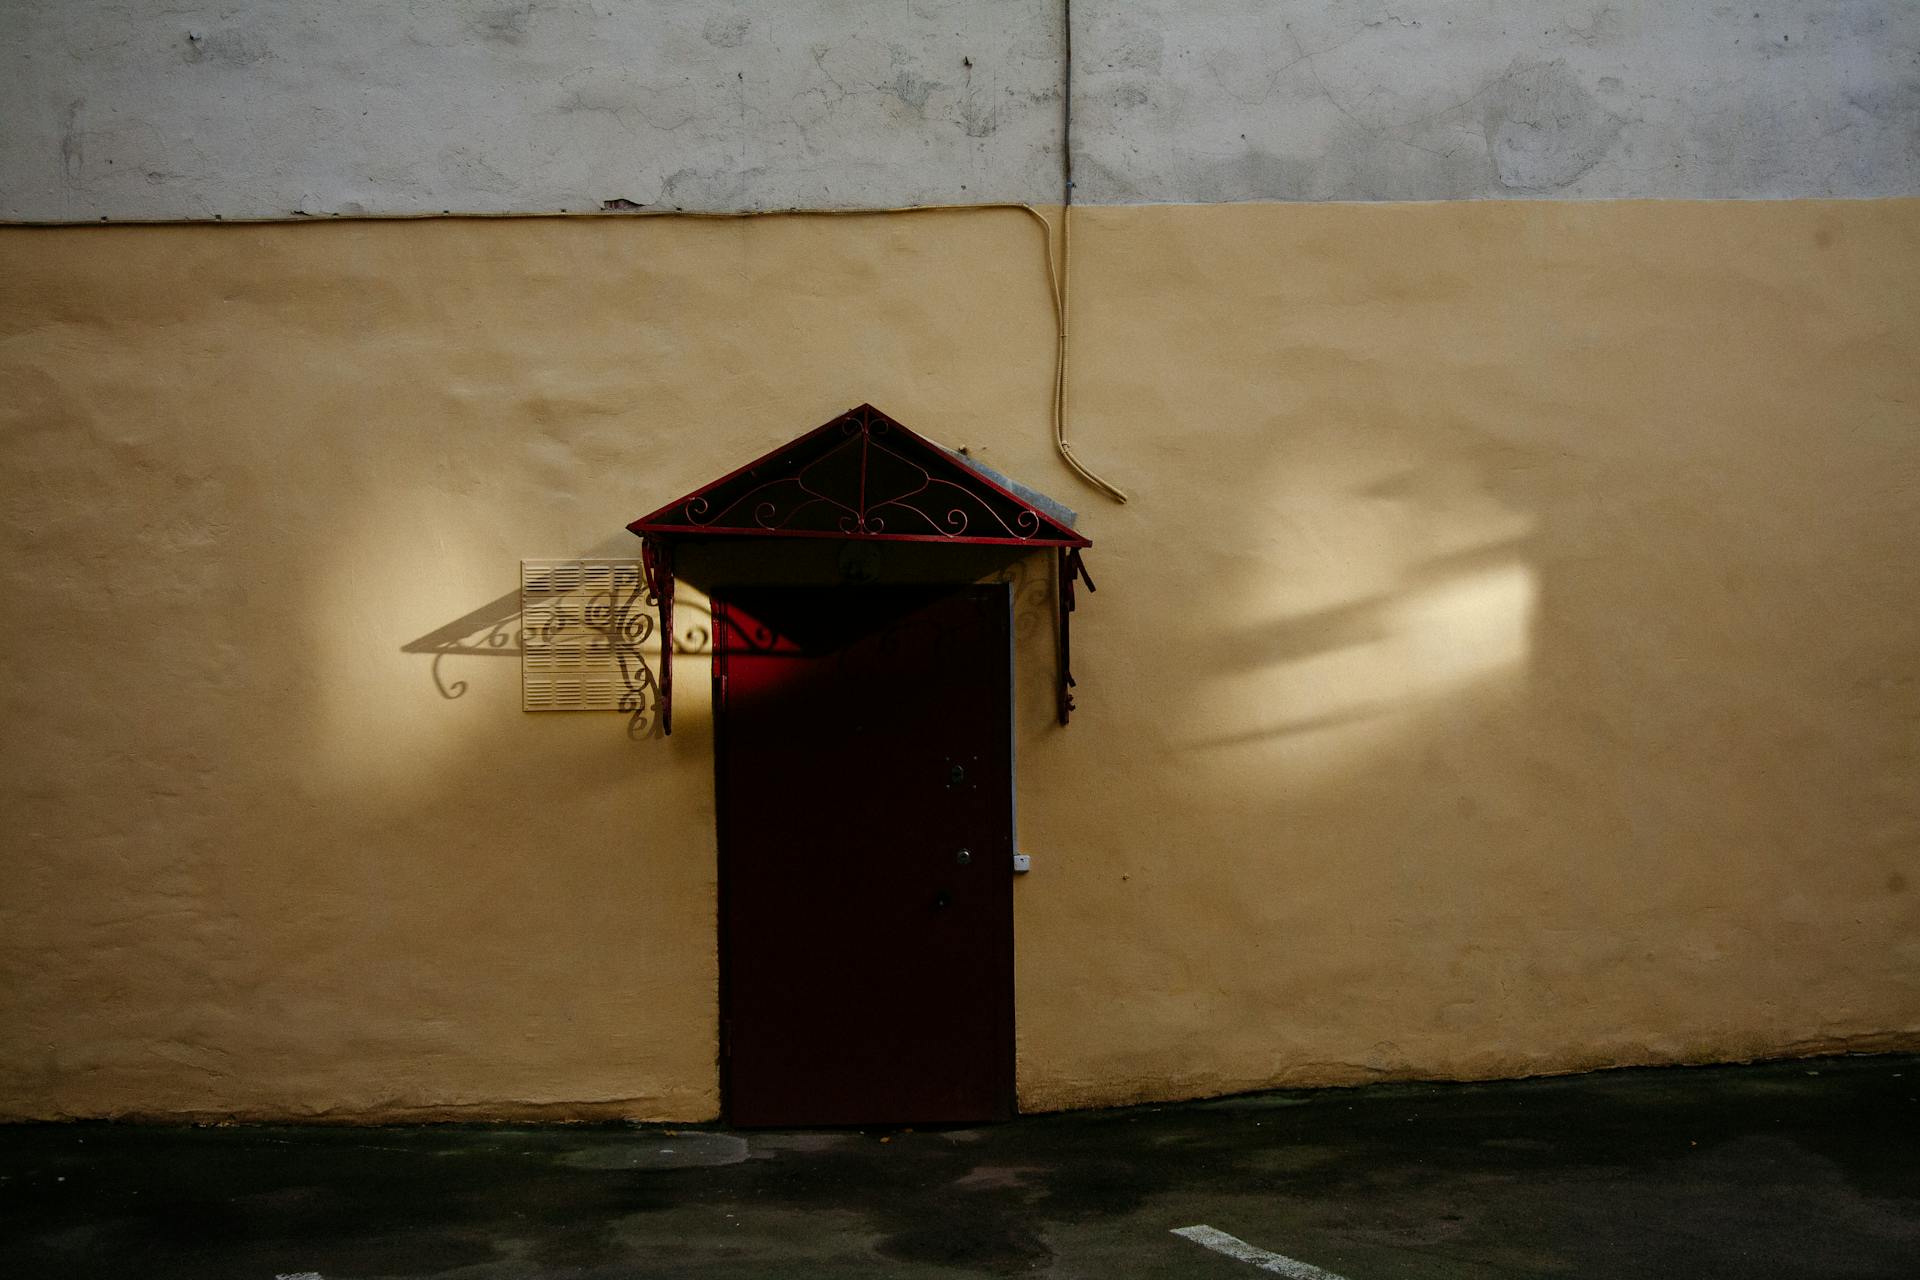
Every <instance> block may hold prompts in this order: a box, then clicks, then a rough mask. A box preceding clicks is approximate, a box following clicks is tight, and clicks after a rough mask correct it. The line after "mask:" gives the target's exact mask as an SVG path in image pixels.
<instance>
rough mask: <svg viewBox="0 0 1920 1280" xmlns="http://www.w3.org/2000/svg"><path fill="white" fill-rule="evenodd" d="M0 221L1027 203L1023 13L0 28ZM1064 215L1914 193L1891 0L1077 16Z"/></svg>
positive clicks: (767, 9) (1397, 4)
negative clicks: (1116, 208) (1270, 203)
mask: <svg viewBox="0 0 1920 1280" xmlns="http://www.w3.org/2000/svg"><path fill="white" fill-rule="evenodd" d="M0 5H3V6H4V16H5V18H6V30H7V31H8V36H9V39H8V42H7V48H6V51H5V52H4V54H0V68H4V70H3V71H0V122H4V123H0V218H7V219H16V220H17V219H36V220H40V219H45V220H76V221H91V220H94V219H97V218H102V217H105V218H112V219H126V218H206V217H213V216H216V215H218V216H222V217H227V218H235V217H261V216H267V217H272V216H285V215H289V214H300V213H305V214H314V215H326V214H333V213H362V212H373V213H420V212H439V211H440V210H443V209H451V210H456V211H466V212H543V211H555V210H569V211H577V210H583V209H596V208H600V207H601V206H602V205H603V204H604V203H605V202H607V201H631V202H633V203H635V204H637V205H642V206H646V207H650V208H687V209H705V210H735V209H765V208H784V207H796V206H797V207H815V208H850V207H873V206H888V205H898V204H928V203H952V202H960V203H973V202H986V201H998V200H1033V201H1048V200H1054V199H1057V198H1058V195H1059V191H1060V180H1059V171H1060V156H1059V143H1060V137H1061V133H1060V127H1061V103H1060V97H1061V86H1062V62H1061V48H1060V30H1061V21H1060V20H1061V9H1060V3H1059V0H944V2H943V0H914V2H913V3H904V4H903V3H889V4H880V3H877V2H867V3H861V2H857V0H651V2H649V3H633V4H620V5H600V4H594V3H589V2H586V0H476V2H469V0H416V2H415V3H412V4H406V5H401V4H393V3H390V2H388V0H330V2H329V3H326V4H301V5H291V4H269V3H253V4H234V3H228V4H213V3H200V2H195V0H185V2H183V3H178V4H174V5H171V6H169V7H167V8H164V9H162V8H158V7H155V6H152V5H149V4H145V3H139V2H137V0H0ZM1074 20H1075V47H1074V54H1075V58H1074V62H1075V80H1074V89H1075V93H1074V98H1075V124H1074V142H1075V151H1076V155H1077V164H1078V176H1079V184H1078V194H1079V198H1081V199H1083V200H1087V201H1090V202H1096V203H1101V202H1105V203H1117V202H1130V201H1166V200H1176V201H1182V200H1184V201H1216V200H1302V199H1305V200H1326V199H1339V200H1401V199H1453V198H1467V197H1499V196H1575V197H1612V196H1763V197H1764V196H1776V197H1786V196H1866V195H1888V194H1904V193H1912V192H1915V191H1920V4H1915V3H1913V0H1743V3H1739V4H1717V5H1715V4H1674V3H1655V2H1653V0H1279V2H1264V3H1263V2H1260V0H1080V2H1079V3H1078V4H1076V5H1075V6H1074Z"/></svg>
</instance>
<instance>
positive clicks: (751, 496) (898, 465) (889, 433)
mask: <svg viewBox="0 0 1920 1280" xmlns="http://www.w3.org/2000/svg"><path fill="white" fill-rule="evenodd" d="M1062 516H1064V517H1065V518H1064V519H1062V518H1061V517H1062ZM1072 520H1073V513H1072V512H1071V511H1069V510H1067V508H1066V507H1064V506H1062V505H1061V504H1060V503H1057V502H1055V501H1053V500H1052V499H1050V498H1048V497H1046V496H1045V495H1044V494H1039V493H1036V492H1034V491H1033V490H1030V489H1026V488H1025V486H1020V485H1015V484H1014V483H1013V482H1011V481H1009V480H1007V479H1006V477H1004V476H1001V475H999V474H998V473H997V472H991V471H988V470H987V469H986V468H983V467H981V466H979V465H977V464H975V463H973V462H972V460H971V459H969V458H967V457H965V456H964V455H962V454H958V453H955V452H953V451H952V450H949V449H945V448H942V447H941V446H939V445H937V444H935V443H933V442H932V441H931V440H928V439H927V438H926V437H924V436H922V435H920V434H918V433H917V432H914V431H911V430H909V429H908V428H906V427H903V426H901V425H900V424H899V423H898V422H895V421H894V420H893V419H892V418H889V417H888V416H887V415H886V414H884V413H882V412H880V411H879V410H878V409H876V408H874V407H873V406H872V405H870V404H863V405H861V406H860V407H859V408H857V409H849V410H848V411H847V412H846V413H843V414H841V415H840V416H839V417H837V418H835V419H834V420H833V421H831V422H829V423H826V424H825V425H824V426H820V427H816V428H815V429H814V430H812V431H809V432H807V433H806V434H805V435H803V436H800V437H799V438H798V439H795V440H790V441H788V442H787V443H786V444H783V445H781V446H780V447H779V448H778V449H775V450H774V451H773V452H771V453H769V454H767V455H765V456H764V457H760V458H756V459H755V460H754V461H752V462H749V463H748V464H747V465H746V466H744V467H741V468H740V469H739V470H737V471H734V472H731V473H729V474H727V475H725V476H722V477H721V478H720V479H718V480H715V481H713V482H712V483H711V484H707V485H703V486H701V487H700V488H698V489H695V490H694V491H693V492H692V493H689V494H687V495H685V496H684V497H680V498H675V499H674V500H673V501H672V502H669V503H668V504H667V505H666V506H664V507H661V508H660V509H659V510H658V511H655V512H653V513H652V514H651V515H646V516H642V517H641V518H640V519H638V520H635V521H634V522H633V523H632V524H629V525H628V526H627V528H628V529H630V530H632V531H633V532H634V533H637V534H639V535H641V536H642V537H652V538H683V537H758V538H871V539H876V540H878V541H882V542H954V543H965V544H970V545H974V546H1028V547H1086V546H1091V545H1092V544H1091V543H1090V542H1088V540H1087V539H1086V538H1083V537H1081V536H1080V535H1079V534H1077V533H1075V532H1074V531H1073V527H1072Z"/></svg>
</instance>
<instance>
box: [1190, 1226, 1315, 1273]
mask: <svg viewBox="0 0 1920 1280" xmlns="http://www.w3.org/2000/svg"><path fill="white" fill-rule="evenodd" d="M1173 1234H1175V1235H1177V1236H1184V1237H1186V1238H1187V1239H1189V1240H1191V1241H1193V1242H1194V1243H1195V1244H1197V1245H1204V1246H1205V1247H1206V1248H1209V1249H1211V1250H1213V1251H1214V1252H1215V1253H1224V1254H1226V1255H1227V1256H1228V1257H1229V1258H1236V1259H1238V1260H1239V1261H1241V1262H1250V1263H1252V1264H1253V1265H1254V1266H1256V1267H1258V1268H1260V1269H1261V1270H1262V1271H1271V1272H1273V1273H1274V1274H1275V1275H1280V1276H1289V1277H1291V1280H1343V1277H1341V1276H1337V1275H1335V1274H1333V1272H1331V1271H1322V1270H1321V1269H1320V1268H1319V1267H1316V1266H1314V1265H1313V1264H1311V1263H1307V1262H1301V1261H1300V1260H1299V1259H1297V1258H1289V1257H1287V1256H1286V1255H1285V1254H1284V1253H1272V1252H1270V1251H1268V1250H1266V1249H1262V1248H1260V1247H1259V1246H1257V1245H1251V1244H1248V1243H1247V1242H1246V1241H1245V1240H1242V1239H1241V1238H1240V1237H1239V1236H1230V1235H1228V1234H1227V1233H1226V1232H1224V1231H1215V1230H1214V1229H1213V1228H1212V1227H1209V1226H1207V1225H1205V1224H1204V1223H1202V1224H1200V1225H1198V1226H1192V1227H1175V1228H1174V1229H1173Z"/></svg>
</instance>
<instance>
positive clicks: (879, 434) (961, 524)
mask: <svg viewBox="0 0 1920 1280" xmlns="http://www.w3.org/2000/svg"><path fill="white" fill-rule="evenodd" d="M1073 519H1074V515H1073V512H1072V511H1070V510H1068V509H1067V508H1066V507H1065V506H1064V505H1062V504H1061V503H1058V502H1055V501H1054V500H1053V499H1051V498H1048V497H1047V496H1046V495H1045V494H1042V493H1038V492H1036V491H1034V490H1032V489H1029V488H1027V487H1026V486H1024V485H1021V484H1017V483H1015V482H1014V481H1012V480H1009V479H1008V478H1007V477H1005V476H1003V475H1000V474H999V473H998V472H996V471H992V470H990V469H988V468H986V467H983V466H981V465H980V464H978V463H976V462H974V461H973V460H972V459H970V458H968V457H966V456H965V455H964V454H960V453H956V452H954V451H953V450H950V449H947V448H944V447H942V446H940V445H937V444H935V443H934V442H933V441H931V440H928V439H927V438H926V437H925V436H922V435H920V434H918V433H917V432H914V431H911V430H909V429H908V428H906V427H904V426H902V425H900V424H899V423H898V422H896V421H894V420H893V419H892V418H889V417H888V416H887V415H886V414H884V413H882V412H880V410H878V409H876V408H874V407H873V406H872V405H870V404H863V405H861V406H859V407H858V408H856V409H849V410H848V411H847V412H845V413H843V414H841V415H840V416H839V417H837V418H835V419H833V421H831V422H828V423H825V424H823V425H822V426H819V427H816V428H814V429H813V430H812V431H809V432H807V433H806V434H805V435H802V436H799V437H797V438H796V439H793V440H790V441H788V442H787V443H786V444H784V445H781V446H780V447H779V448H778V449H775V450H773V451H772V452H771V453H768V454H765V455H764V456H762V457H759V458H756V459H754V460H753V461H752V462H749V463H748V464H747V465H746V466H744V467H741V468H740V469H738V470H737V471H732V472H729V473H728V474H726V475H724V476H722V477H720V478H719V479H718V480H715V481H713V482H712V483H711V484H706V485H703V486H701V487H700V488H698V489H695V490H694V491H693V492H692V493H689V494H686V495H684V496H682V497H679V498H675V499H674V500H673V501H672V502H669V503H668V504H667V505H666V506H664V507H661V508H660V509H659V510H658V511H655V512H653V513H651V514H649V515H644V516H642V517H640V518H639V519H638V520H635V521H633V522H632V523H631V524H629V525H628V526H627V528H628V529H629V530H630V531H631V532H633V533H636V534H638V535H639V536H640V538H641V540H642V547H643V553H642V558H643V562H644V564H645V566H646V581H647V603H648V604H651V605H656V606H658V608H659V610H660V629H659V634H660V636H661V650H660V680H659V687H660V718H661V723H662V727H663V729H664V730H665V731H666V732H668V733H671V732H672V731H673V643H672V636H673V560H674V556H673V550H674V546H675V544H676V543H679V542H682V541H686V540H689V539H695V538H838V539H841V540H845V541H870V542H917V543H925V544H928V545H938V544H947V545H963V546H985V547H1006V548H1009V549H1018V548H1023V547H1032V548H1035V549H1041V548H1050V549H1052V550H1053V552H1054V557H1053V558H1054V561H1055V564H1056V566H1057V573H1058V578H1057V582H1056V589H1055V591H1054V619H1055V628H1056V630H1055V639H1056V643H1057V652H1058V657H1059V663H1058V668H1057V671H1056V691H1057V695H1058V697H1057V702H1058V710H1059V717H1060V723H1061V724H1065V723H1066V722H1067V716H1068V713H1069V712H1071V711H1072V710H1073V694H1072V692H1071V691H1072V689H1073V686H1074V679H1073V674H1072V672H1071V671H1070V670H1069V660H1070V658H1071V636H1070V632H1069V627H1068V621H1067V620H1068V618H1069V617H1070V616H1071V615H1072V613H1073V608H1074V598H1073V596H1074V592H1073V588H1074V583H1075V582H1076V581H1078V582H1084V583H1086V585H1087V590H1089V591H1091V590H1093V589H1094V587H1093V579H1092V578H1090V577H1088V576H1087V570H1086V566H1085V565H1083V564H1082V563H1081V560H1080V552H1081V551H1082V550H1083V549H1085V548H1087V547H1090V546H1092V545H1093V544H1092V542H1090V541H1089V540H1088V539H1087V538H1085V537H1083V536H1082V535H1080V534H1078V533H1075V532H1074V530H1073Z"/></svg>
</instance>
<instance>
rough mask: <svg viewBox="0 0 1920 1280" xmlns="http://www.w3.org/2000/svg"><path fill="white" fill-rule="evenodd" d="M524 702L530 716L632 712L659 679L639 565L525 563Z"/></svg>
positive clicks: (522, 609) (522, 585)
mask: <svg viewBox="0 0 1920 1280" xmlns="http://www.w3.org/2000/svg"><path fill="white" fill-rule="evenodd" d="M520 620H521V625H522V626H523V628H524V629H525V630H524V638H523V640H522V643H521V649H520V705H521V707H522V708H523V709H525V710H527V711H632V710H634V709H635V708H636V707H639V706H641V705H642V704H643V703H644V701H645V698H646V692H647V690H648V688H650V687H651V685H652V675H651V673H650V672H649V671H648V668H647V666H646V664H645V663H644V662H642V661H641V659H640V642H641V641H642V640H644V639H646V638H647V636H648V634H649V633H650V632H651V631H652V629H653V615H652V613H651V612H650V611H649V610H648V608H647V598H646V588H645V586H644V584H643V581H642V578H641V571H640V562H639V561H638V560H522V561H521V562H520Z"/></svg>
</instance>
